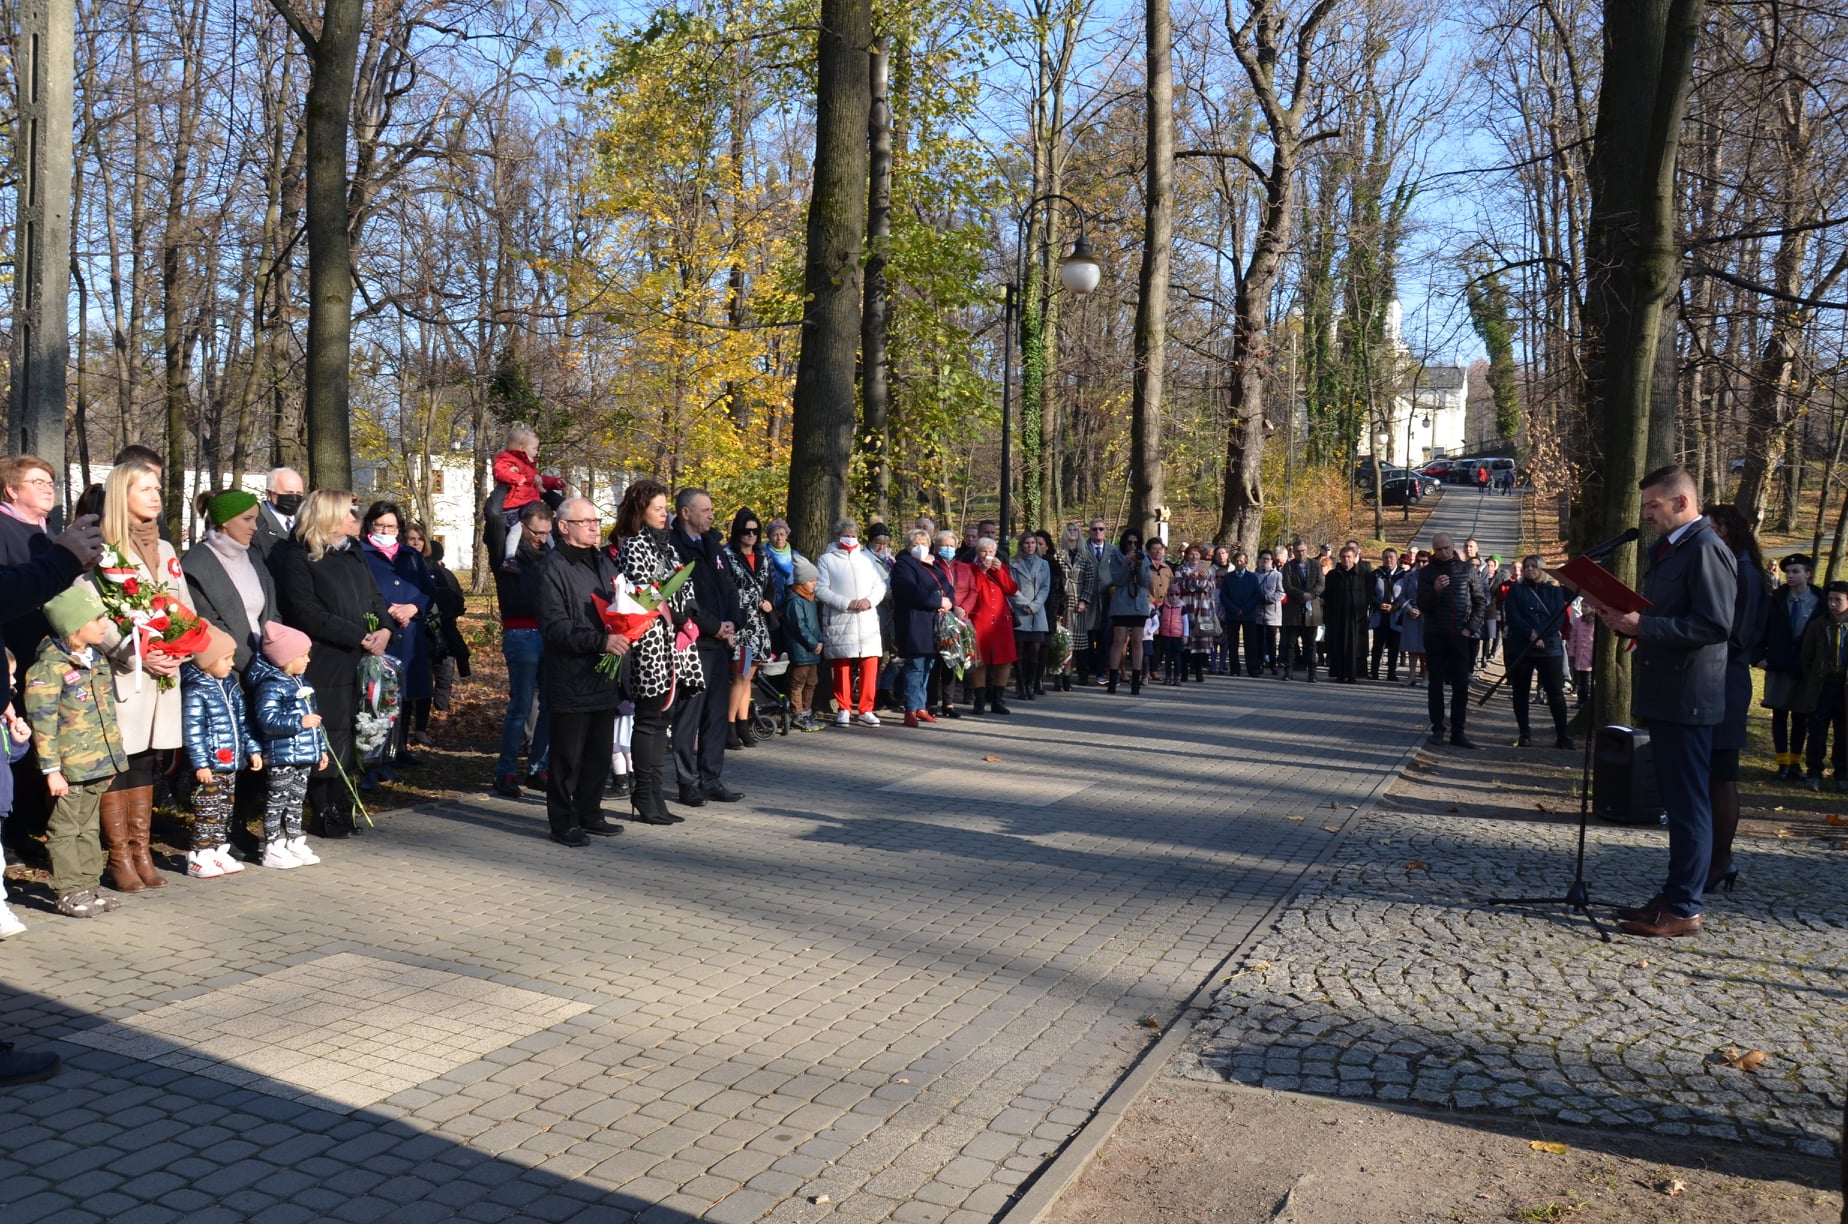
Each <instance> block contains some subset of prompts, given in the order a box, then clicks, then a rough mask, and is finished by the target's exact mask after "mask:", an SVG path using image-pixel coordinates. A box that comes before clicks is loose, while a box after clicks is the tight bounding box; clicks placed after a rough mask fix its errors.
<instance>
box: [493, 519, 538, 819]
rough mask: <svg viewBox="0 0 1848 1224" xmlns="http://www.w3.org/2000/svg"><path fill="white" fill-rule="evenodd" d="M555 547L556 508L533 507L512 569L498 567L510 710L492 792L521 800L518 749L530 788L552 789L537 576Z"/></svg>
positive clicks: (503, 727) (522, 528)
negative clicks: (522, 750)
mask: <svg viewBox="0 0 1848 1224" xmlns="http://www.w3.org/2000/svg"><path fill="white" fill-rule="evenodd" d="M551 543H552V508H551V507H550V506H548V505H546V504H545V503H544V502H534V503H532V504H531V505H530V506H524V507H522V508H521V510H520V543H519V549H518V551H517V552H515V553H514V557H513V564H512V565H511V566H507V565H497V566H494V567H493V568H494V594H495V598H496V600H497V602H498V603H499V604H500V620H501V657H502V658H504V659H505V660H506V661H507V710H506V713H505V714H504V715H503V716H502V717H501V739H500V758H499V759H498V760H497V761H496V762H495V764H494V792H495V793H496V794H498V795H505V796H506V797H507V798H509V799H518V798H519V797H520V745H521V744H522V743H525V744H526V745H527V749H526V784H527V785H528V786H530V787H532V788H533V789H535V790H545V789H546V788H547V786H548V785H549V784H550V781H551V779H550V775H548V774H547V773H546V763H547V761H548V759H549V757H550V744H551V727H552V723H551V719H550V717H549V714H550V711H549V710H548V709H547V707H546V703H545V687H544V686H543V685H542V684H540V683H539V666H540V662H541V661H542V660H543V659H544V657H545V637H544V635H543V634H541V633H540V632H539V573H540V570H541V568H542V567H543V566H544V564H545V558H546V556H547V552H548V550H549V549H550V548H551Z"/></svg>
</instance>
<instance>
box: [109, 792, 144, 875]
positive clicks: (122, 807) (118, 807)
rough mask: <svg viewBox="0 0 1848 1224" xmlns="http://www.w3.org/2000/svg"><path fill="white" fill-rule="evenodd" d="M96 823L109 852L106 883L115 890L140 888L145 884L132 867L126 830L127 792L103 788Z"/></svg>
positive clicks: (131, 848)
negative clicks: (100, 829)
mask: <svg viewBox="0 0 1848 1224" xmlns="http://www.w3.org/2000/svg"><path fill="white" fill-rule="evenodd" d="M97 823H98V824H99V825H100V826H101V827H102V832H103V848H104V849H105V850H107V851H108V852H109V867H108V871H109V887H111V888H113V889H115V890H116V891H117V892H128V893H129V892H130V893H132V892H140V891H141V890H142V889H144V888H146V887H147V885H145V884H143V883H142V882H141V873H140V872H138V871H136V870H135V853H134V840H133V838H132V837H131V836H130V835H129V832H128V792H127V791H104V792H103V797H102V803H101V804H100V811H99V812H98V815H97Z"/></svg>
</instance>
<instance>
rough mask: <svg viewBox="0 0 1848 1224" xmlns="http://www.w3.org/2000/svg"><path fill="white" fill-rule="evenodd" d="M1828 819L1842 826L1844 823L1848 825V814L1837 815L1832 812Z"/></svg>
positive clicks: (1831, 822) (1833, 823)
mask: <svg viewBox="0 0 1848 1224" xmlns="http://www.w3.org/2000/svg"><path fill="white" fill-rule="evenodd" d="M1828 821H1829V823H1830V824H1832V825H1836V826H1837V827H1840V826H1842V825H1848V816H1837V815H1836V814H1835V813H1834V812H1830V813H1829V816H1828Z"/></svg>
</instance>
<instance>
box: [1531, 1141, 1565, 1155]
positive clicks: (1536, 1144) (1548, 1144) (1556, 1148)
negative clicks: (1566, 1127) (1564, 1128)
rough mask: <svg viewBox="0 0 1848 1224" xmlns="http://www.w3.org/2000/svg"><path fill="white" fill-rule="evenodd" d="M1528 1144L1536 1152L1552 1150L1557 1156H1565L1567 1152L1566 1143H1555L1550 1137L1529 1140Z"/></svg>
mask: <svg viewBox="0 0 1848 1224" xmlns="http://www.w3.org/2000/svg"><path fill="white" fill-rule="evenodd" d="M1527 1146H1528V1147H1530V1148H1532V1149H1533V1150H1534V1151H1536V1152H1550V1153H1552V1154H1553V1155H1555V1156H1564V1155H1565V1154H1566V1145H1565V1144H1563V1143H1554V1142H1552V1141H1551V1140H1548V1139H1534V1140H1531V1141H1529V1143H1528V1145H1527Z"/></svg>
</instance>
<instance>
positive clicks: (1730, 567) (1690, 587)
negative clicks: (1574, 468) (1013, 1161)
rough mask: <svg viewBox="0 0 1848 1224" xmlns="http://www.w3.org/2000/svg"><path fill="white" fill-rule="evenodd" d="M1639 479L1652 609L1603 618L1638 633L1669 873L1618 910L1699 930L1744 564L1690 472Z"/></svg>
mask: <svg viewBox="0 0 1848 1224" xmlns="http://www.w3.org/2000/svg"><path fill="white" fill-rule="evenodd" d="M1641 484H1642V490H1643V521H1644V522H1646V523H1648V524H1649V525H1650V526H1652V527H1654V528H1655V529H1656V530H1657V531H1658V532H1660V533H1661V535H1660V536H1659V537H1658V538H1657V539H1656V542H1655V546H1654V547H1653V548H1652V549H1651V550H1650V554H1649V557H1650V560H1649V576H1648V577H1647V578H1646V579H1645V580H1644V582H1643V596H1644V598H1646V599H1647V600H1649V604H1650V606H1649V608H1648V609H1647V610H1645V611H1643V612H1625V613H1618V612H1614V611H1612V610H1610V609H1608V608H1600V609H1599V610H1598V617H1599V619H1601V620H1602V621H1603V622H1604V623H1605V624H1606V625H1609V626H1610V627H1611V629H1612V631H1614V632H1616V633H1621V634H1623V635H1625V636H1626V637H1633V638H1635V639H1636V699H1635V706H1634V711H1635V714H1636V716H1637V717H1638V718H1639V719H1641V720H1642V721H1643V722H1644V723H1645V724H1647V725H1648V727H1649V746H1650V749H1651V753H1652V755H1653V756H1654V758H1655V775H1656V787H1657V789H1658V791H1659V792H1660V794H1661V798H1662V806H1663V807H1665V808H1667V809H1668V877H1667V879H1666V880H1665V881H1664V882H1663V884H1662V891H1661V892H1659V893H1657V894H1656V895H1655V896H1654V897H1651V898H1650V899H1649V900H1648V901H1645V902H1644V903H1643V904H1641V905H1639V906H1634V907H1631V908H1628V909H1621V910H1618V911H1617V916H1618V917H1619V918H1622V919H1623V920H1624V922H1623V929H1624V930H1626V931H1628V932H1630V933H1631V934H1632V935H1653V936H1666V935H1698V934H1699V933H1700V928H1701V920H1700V912H1701V897H1702V894H1704V893H1705V891H1706V887H1707V868H1708V866H1709V860H1711V858H1712V857H1713V807H1712V801H1711V799H1710V797H1709V781H1710V778H1711V774H1712V766H1713V729H1714V727H1715V726H1717V725H1718V724H1719V723H1720V722H1722V721H1723V720H1724V719H1725V715H1726V641H1727V638H1728V637H1729V636H1730V635H1731V633H1732V621H1733V602H1734V599H1735V597H1736V596H1737V594H1738V589H1739V562H1738V558H1737V557H1735V556H1734V555H1733V551H1732V550H1731V549H1730V548H1728V547H1726V545H1725V543H1724V542H1723V541H1722V540H1721V539H1720V537H1719V535H1718V534H1717V533H1716V532H1715V531H1714V530H1713V528H1712V527H1711V526H1710V525H1709V524H1708V522H1707V520H1706V518H1705V517H1703V516H1702V515H1701V513H1700V509H1699V504H1698V502H1697V501H1696V500H1695V499H1696V497H1697V496H1698V493H1697V491H1696V490H1695V487H1694V478H1693V477H1692V476H1690V475H1689V474H1688V472H1687V469H1685V468H1683V467H1681V466H1680V465H1679V464H1670V465H1669V466H1667V467H1662V468H1657V469H1656V470H1655V471H1653V472H1651V473H1649V474H1648V475H1647V476H1645V477H1643V479H1642V482H1641Z"/></svg>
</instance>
